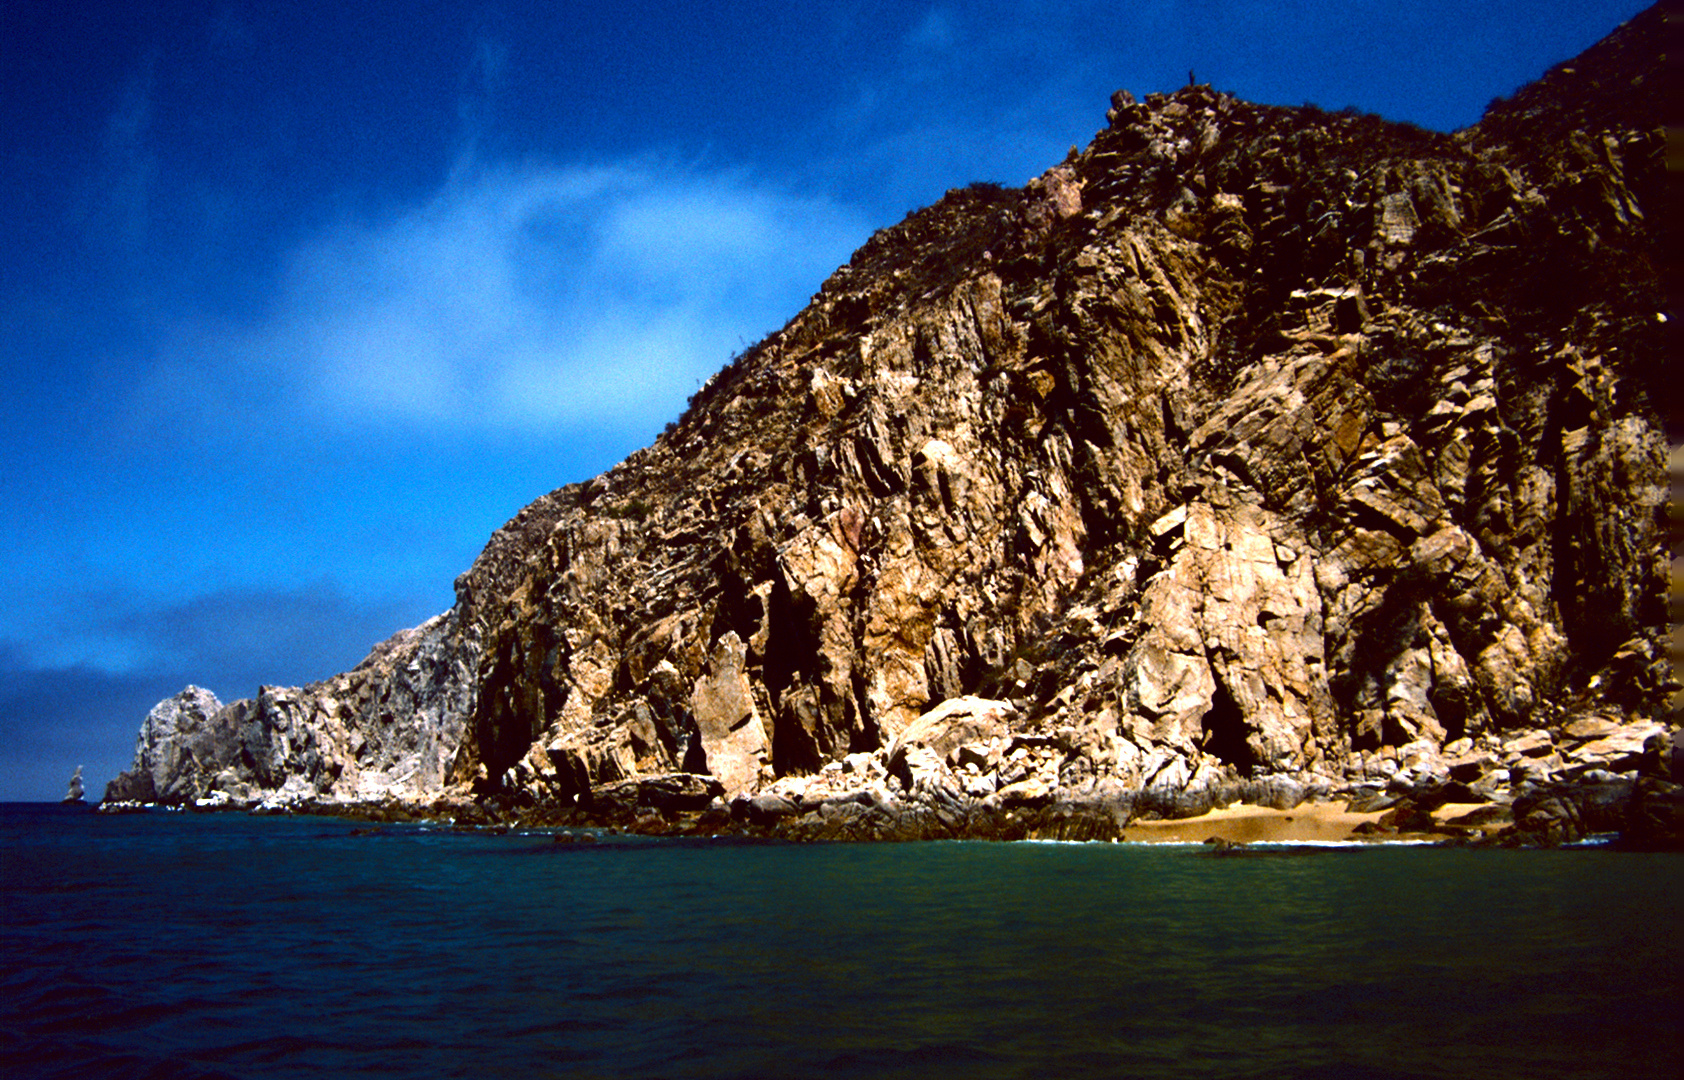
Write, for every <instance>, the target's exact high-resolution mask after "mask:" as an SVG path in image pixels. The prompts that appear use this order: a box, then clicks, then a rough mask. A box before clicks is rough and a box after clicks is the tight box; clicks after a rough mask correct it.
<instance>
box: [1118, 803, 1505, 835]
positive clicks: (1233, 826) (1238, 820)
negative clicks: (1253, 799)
mask: <svg viewBox="0 0 1684 1080" xmlns="http://www.w3.org/2000/svg"><path fill="white" fill-rule="evenodd" d="M1472 809H1474V804H1463V803H1447V804H1445V805H1444V806H1442V807H1440V808H1439V809H1437V810H1435V811H1433V818H1434V819H1435V820H1437V821H1440V822H1444V821H1449V820H1452V819H1454V818H1456V817H1459V816H1461V815H1462V814H1465V813H1467V812H1468V811H1470V810H1472ZM1384 814H1385V811H1383V810H1376V811H1374V812H1372V813H1367V814H1358V813H1352V812H1351V811H1349V810H1347V809H1345V804H1344V803H1343V802H1320V803H1304V804H1302V805H1300V806H1295V807H1293V808H1292V809H1290V810H1272V809H1270V808H1269V807H1266V806H1248V805H1245V804H1243V803H1236V804H1235V805H1233V806H1225V807H1221V808H1218V809H1215V810H1211V811H1210V812H1209V813H1205V814H1201V815H1200V816H1198V817H1194V818H1180V819H1178V820H1175V821H1135V822H1131V823H1130V824H1129V825H1128V826H1127V827H1126V828H1124V829H1123V839H1124V840H1125V841H1129V842H1134V843H1147V844H1154V843H1156V844H1165V843H1176V844H1187V843H1192V844H1197V843H1203V842H1204V841H1206V840H1208V839H1210V838H1212V837H1217V838H1219V839H1222V840H1226V841H1228V842H1229V843H1234V844H1256V843H1275V844H1280V843H1294V842H1297V843H1303V842H1306V841H1318V840H1319V841H1339V840H1352V839H1356V840H1374V841H1385V840H1400V839H1406V838H1415V837H1417V836H1419V835H1421V834H1400V833H1392V834H1388V835H1383V836H1359V837H1353V836H1352V835H1351V831H1352V830H1353V829H1355V828H1356V827H1357V826H1358V825H1360V824H1362V823H1363V822H1365V821H1378V820H1379V819H1380V818H1381V817H1383V816H1384ZM1439 839H1442V837H1439Z"/></svg>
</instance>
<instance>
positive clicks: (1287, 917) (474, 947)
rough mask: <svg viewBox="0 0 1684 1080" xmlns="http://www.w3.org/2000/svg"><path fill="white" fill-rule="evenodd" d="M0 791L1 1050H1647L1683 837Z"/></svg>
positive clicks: (1181, 1071) (1308, 1067)
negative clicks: (274, 811)
mask: <svg viewBox="0 0 1684 1080" xmlns="http://www.w3.org/2000/svg"><path fill="white" fill-rule="evenodd" d="M359 828H366V826H359V825H358V824H357V823H354V822H346V821H339V820H331V819H321V818H253V817H246V816H243V815H237V814H198V815H194V814H172V813H162V812H154V813H147V814H138V815H123V816H108V815H98V814H94V813H90V812H75V811H70V810H63V809H61V808H59V807H56V806H33V805H22V804H12V805H4V806H0V859H3V863H0V876H3V893H0V895H3V908H0V968H3V973H0V1076H3V1077H5V1078H6V1080H26V1078H35V1077H77V1078H86V1077H101V1078H121V1077H157V1078H169V1080H192V1078H210V1077H219V1078H220V1077H239V1078H258V1077H404V1078H416V1077H473V1078H495V1077H521V1078H527V1077H697V1078H701V1077H780V1078H791V1077H926V1076H960V1077H968V1078H990V1077H1037V1078H1039V1077H1059V1078H1063V1077H1207V1076H1208V1077H1310V1078H1327V1080H1332V1078H1346V1077H1350V1078H1361V1080H1382V1078H1386V1080H1403V1078H1417V1077H1421V1078H1426V1077H1480V1078H1492V1077H1503V1078H1508V1077H1563V1078H1570V1077H1620V1078H1633V1077H1668V1078H1676V1077H1677V1076H1678V1075H1679V1067H1678V1062H1679V1060H1681V1059H1680V1058H1679V1057H1678V1054H1679V1050H1680V1042H1681V1040H1680V1031H1681V1029H1680V1025H1681V1020H1680V1017H1681V1013H1684V992H1681V991H1684V936H1681V934H1680V919H1679V917H1680V914H1681V903H1680V900H1681V895H1684V892H1681V886H1684V856H1677V855H1648V854H1632V853H1622V852H1617V851H1612V850H1608V849H1597V848H1587V849H1570V850H1561V851H1484V850H1441V849H1432V848H1425V847H1391V848H1314V849H1306V848H1300V849H1291V850H1287V849H1282V850H1279V851H1276V852H1274V853H1259V854H1249V853H1248V854H1247V855H1245V856H1243V857H1220V858H1219V857H1212V855H1211V854H1210V853H1209V852H1208V851H1207V850H1206V849H1203V848H1194V847H1162V846H1159V847H1142V846H1135V845H1120V844H1037V843H1028V844H989V843H930V844H883V845H820V846H788V845H758V844H746V843H741V842H727V841H701V842H699V841H691V842H677V841H653V840H646V839H632V838H622V839H613V838H610V839H609V840H608V841H607V842H603V843H599V844H595V845H582V844H558V843H555V842H553V840H552V837H551V836H549V835H547V834H528V835H521V834H518V833H512V834H507V835H500V836H499V835H489V834H471V835H457V834H452V833H450V832H448V831H438V830H434V831H429V830H426V829H423V828H421V827H416V826H386V827H384V828H382V829H381V830H380V831H378V832H376V833H371V834H363V835H353V832H354V831H355V830H357V829H359Z"/></svg>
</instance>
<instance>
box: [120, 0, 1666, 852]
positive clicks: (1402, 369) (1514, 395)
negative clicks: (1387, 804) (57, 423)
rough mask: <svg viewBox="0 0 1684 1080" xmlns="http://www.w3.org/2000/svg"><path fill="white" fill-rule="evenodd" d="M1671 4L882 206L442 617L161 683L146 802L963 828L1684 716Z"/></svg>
mask: <svg viewBox="0 0 1684 1080" xmlns="http://www.w3.org/2000/svg"><path fill="white" fill-rule="evenodd" d="M1662 28H1663V24H1662V20H1661V16H1660V14H1659V12H1658V10H1652V11H1650V12H1646V13H1645V14H1644V15H1642V16H1639V17H1638V18H1637V19H1635V20H1633V21H1632V22H1631V23H1628V24H1626V25H1624V26H1622V27H1621V28H1619V29H1618V30H1617V31H1616V32H1615V33H1614V34H1613V35H1612V36H1611V37H1610V38H1608V39H1607V40H1606V41H1604V42H1603V43H1602V44H1600V45H1598V46H1596V47H1595V48H1593V49H1591V50H1590V51H1589V52H1587V53H1586V54H1584V55H1583V56H1581V57H1579V58H1577V59H1576V60H1574V61H1572V62H1571V63H1569V64H1564V65H1560V66H1558V67H1557V68H1555V69H1553V70H1552V71H1551V72H1550V73H1549V74H1548V75H1547V76H1546V77H1545V78H1544V79H1543V80H1542V81H1541V82H1539V83H1538V84H1535V85H1534V86H1531V87H1527V88H1525V89H1524V90H1522V91H1521V92H1519V93H1517V94H1516V95H1515V96H1514V97H1513V98H1512V99H1511V100H1508V101H1499V102H1496V103H1493V106H1492V108H1491V109H1490V110H1489V112H1488V113H1487V116H1486V117H1485V119H1484V120H1483V121H1482V122H1481V123H1480V124H1479V125H1477V126H1475V127H1474V128H1471V129H1469V130H1466V131H1463V132H1459V133H1457V134H1455V135H1443V134H1436V133H1432V132H1427V131H1423V130H1419V129H1416V128H1411V127H1408V126H1406V125H1397V124H1392V123H1388V122H1386V121H1384V120H1381V119H1379V118H1377V117H1373V116H1367V115H1359V114H1356V113H1353V112H1344V113H1327V112H1323V111H1320V110H1318V109H1315V108H1313V107H1308V106H1306V107H1303V108H1281V107H1269V106H1260V105H1254V104H1249V103H1247V102H1244V101H1240V100H1236V99H1235V98H1233V97H1231V96H1228V95H1226V94H1221V93H1217V92H1215V91H1213V90H1212V89H1210V88H1209V87H1204V86H1189V87H1186V88H1184V89H1181V90H1179V91H1177V92H1176V93H1174V94H1171V95H1160V94H1152V95H1148V96H1147V97H1146V98H1145V100H1144V101H1136V100H1134V99H1133V98H1132V97H1131V96H1130V95H1129V94H1127V93H1124V92H1119V93H1118V94H1116V95H1115V96H1114V97H1113V100H1112V107H1111V109H1110V111H1109V112H1108V113H1107V120H1108V126H1107V127H1106V128H1105V129H1104V130H1103V131H1101V132H1100V133H1099V134H1098V135H1097V136H1096V137H1095V138H1094V140H1093V142H1092V143H1091V144H1090V145H1089V146H1088V147H1087V149H1085V150H1082V151H1080V152H1077V151H1075V150H1072V152H1071V154H1070V155H1069V156H1068V157H1067V158H1066V160H1065V161H1064V162H1062V163H1061V164H1059V165H1057V166H1056V167H1054V168H1052V169H1051V170H1049V171H1048V172H1047V173H1045V174H1044V175H1043V176H1041V177H1040V178H1038V179H1036V180H1034V181H1031V182H1030V183H1029V184H1028V185H1027V186H1026V187H1024V188H1022V189H1016V190H1013V189H1003V188H1000V187H997V186H994V185H972V186H970V187H968V188H963V189H958V190H954V191H951V192H949V193H948V194H947V196H946V197H945V198H943V199H942V200H941V201H940V202H938V203H937V204H936V205H934V206H932V207H929V208H927V209H925V210H921V211H918V212H916V213H914V214H912V215H910V216H909V217H908V218H907V219H906V220H905V221H903V222H901V223H900V224H899V225H896V226H894V227H892V228H887V229H884V230H882V231H881V232H879V233H878V234H877V235H875V236H873V237H872V238H871V239H870V241H868V242H867V243H866V245H865V246H864V247H863V248H861V249H860V250H859V251H858V252H857V253H856V254H855V255H854V257H853V258H852V259H851V260H850V262H849V263H848V265H846V266H844V267H842V268H840V269H838V270H837V271H836V272H835V273H834V274H833V275H832V276H831V277H830V279H829V280H827V281H826V282H825V283H824V285H823V287H822V288H821V289H820V291H819V293H818V294H817V295H816V296H815V297H814V298H813V300H812V302H811V303H810V304H809V305H808V306H807V307H806V308H805V309H804V310H803V311H801V312H800V313H799V314H798V315H796V316H795V317H794V318H793V319H792V320H790V322H789V323H788V324H787V325H786V326H785V327H784V328H783V329H782V330H780V331H778V332H777V333H774V334H772V335H771V336H770V337H768V338H767V339H766V340H764V341H762V342H760V343H759V344H758V345H756V346H754V347H753V348H751V349H749V350H748V351H747V352H745V353H744V354H743V355H741V356H739V357H737V358H736V359H734V360H733V361H732V362H731V363H730V365H729V366H728V367H726V368H725V369H724V370H722V371H721V372H719V374H718V375H716V376H715V377H714V378H713V379H712V380H711V381H710V382H709V383H708V384H707V385H706V386H705V387H704V388H703V389H702V390H701V391H700V392H699V393H698V394H697V395H696V397H695V398H694V399H693V400H692V402H691V406H690V408H689V409H688V410H687V411H686V412H685V414H684V415H683V416H682V417H681V418H680V419H679V420H678V421H677V422H676V423H675V424H673V425H671V426H670V427H669V429H668V431H667V432H666V434H665V435H663V436H662V437H661V438H660V439H658V440H657V441H656V443H655V444H654V445H653V446H651V447H649V448H647V449H645V450H642V451H639V452H637V453H635V454H633V455H632V456H631V457H630V458H628V459H627V460H626V461H624V462H622V463H621V464H620V465H618V466H616V467H615V468H613V469H611V470H609V471H608V472H607V473H605V474H603V475H601V476H599V477H597V478H595V479H594V480H591V481H590V482H588V483H584V484H577V485H571V486H568V487H565V488H562V489H560V490H558V491H555V492H552V493H550V494H548V495H546V496H544V497H542V498H540V499H538V500H537V501H536V502H534V503H532V504H531V505H530V506H528V507H527V508H526V509H525V510H523V511H522V512H521V513H520V514H519V515H518V516H517V517H516V518H515V519H514V520H513V521H511V522H509V523H508V524H507V525H506V526H504V527H503V528H502V529H501V530H499V531H498V532H497V533H496V534H495V535H494V536H493V537H492V539H491V541H490V543H489V545H488V546H487V548H486V550H485V552H484V553H483V554H482V555H481V556H480V558H479V559H478V560H477V561H476V562H475V564H474V566H473V567H472V568H471V569H470V570H469V571H468V572H467V573H466V574H464V575H463V576H462V577H461V578H460V579H459V580H458V581H457V583H456V594H457V601H456V604H455V606H454V608H453V609H452V610H451V611H450V612H449V613H447V614H445V615H443V616H441V617H439V618H438V619H435V620H433V621H432V622H430V623H428V624H427V625H425V626H423V627H421V628H419V629H417V630H413V631H408V632H406V633H403V634H400V635H398V636H397V637H395V638H393V639H392V640H391V641H389V642H386V643H385V644H383V645H381V646H379V647H378V648H377V649H376V650H375V652H374V654H373V655H372V656H371V657H370V658H369V660H368V661H366V662H365V663H364V664H363V665H361V666H360V667H358V668H357V669H356V670H354V671H351V672H348V673H346V674H344V675H340V676H337V677H335V678H333V679H330V680H327V681H326V682H323V683H318V684H315V685H312V686H308V687H304V688H301V689H291V690H278V689H272V688H265V689H263V690H262V692H261V693H260V694H259V696H258V697H257V698H256V699H255V700H252V701H241V702H236V703H234V704H231V705H226V706H224V705H221V704H220V703H218V702H217V701H216V700H215V699H214V698H213V697H211V696H210V695H208V694H206V693H205V692H204V691H200V690H196V689H194V688H189V689H188V690H187V691H184V692H183V694H181V695H179V696H178V697H176V698H174V699H171V700H169V701H166V702H163V703H161V704H160V705H159V706H158V707H157V708H156V709H155V710H154V711H153V712H152V714H151V715H150V716H149V717H148V718H147V720H146V723H145V725H144V727H143V729H142V732H141V737H140V744H139V746H138V748H137V755H136V764H135V768H134V770H133V771H131V772H129V773H126V774H124V775H123V776H122V777H120V778H119V779H118V780H116V781H114V782H113V784H112V786H111V789H110V791H108V792H107V799H108V800H113V801H116V800H135V801H177V802H204V801H209V802H232V803H239V804H250V803H256V802H264V801H267V802H271V803H273V802H276V801H282V802H285V801H294V802H297V801H308V800H314V801H317V802H324V803H331V802H357V803H368V802H373V801H379V800H383V799H395V800H400V801H404V802H408V803H412V804H421V803H428V802H431V801H433V800H438V799H450V800H456V801H457V802H459V803H460V802H462V801H465V800H469V799H474V800H477V801H478V802H479V803H480V804H481V805H490V806H495V807H500V808H502V809H504V810H508V809H519V808H527V809H528V810H530V811H531V812H533V813H541V812H550V813H559V814H566V813H577V814H592V813H594V814H598V815H599V816H600V815H608V814H611V813H620V814H622V816H624V815H626V814H632V815H636V814H638V813H642V814H644V816H645V817H646V818H648V819H649V821H650V822H657V823H658V821H666V822H668V823H671V822H673V821H677V820H679V819H680V818H682V817H683V815H684V814H685V813H695V812H705V809H706V808H707V807H708V806H710V805H711V806H713V807H715V810H714V814H715V815H716V816H717V815H719V814H720V813H721V812H722V811H721V810H720V808H721V807H725V806H727V805H733V804H734V805H735V807H736V808H737V817H738V818H739V819H741V818H744V817H745V816H746V817H748V818H751V819H752V820H754V821H756V822H761V823H764V822H770V821H778V820H782V821H784V822H785V823H786V825H787V826H788V827H789V828H790V829H791V830H794V831H799V830H798V829H796V828H795V823H801V825H800V828H802V829H805V830H806V833H807V834H811V835H867V834H882V833H883V832H884V830H885V828H888V826H885V825H884V824H883V823H884V822H895V823H897V824H894V826H893V828H894V829H898V830H900V833H901V834H915V835H948V834H953V833H955V832H962V831H965V830H966V829H967V828H972V827H973V826H972V825H971V824H970V823H973V822H975V821H977V820H978V815H979V814H982V815H990V814H992V815H995V816H998V815H1000V814H1002V813H1005V812H1009V811H1012V810H1013V809H1014V808H1019V809H1022V810H1023V811H1024V812H1025V813H1026V814H1033V813H1041V814H1043V815H1045V814H1046V813H1050V812H1053V811H1054V810H1055V809H1056V808H1065V809H1066V810H1068V809H1069V808H1078V809H1079V810H1082V811H1083V812H1087V811H1090V810H1093V809H1094V808H1099V809H1100V810H1101V811H1102V812H1101V813H1100V815H1099V817H1100V819H1102V820H1103V819H1105V818H1106V815H1109V820H1112V821H1116V820H1123V819H1126V818H1127V817H1128V816H1129V815H1135V814H1165V815H1172V814H1187V813H1194V812H1198V811H1200V810H1203V809H1205V808H1208V807H1209V806H1211V805H1212V804H1213V803H1215V802H1219V801H1229V800H1232V799H1234V798H1241V797H1243V798H1249V799H1253V800H1256V801H1264V802H1276V803H1287V804H1290V803H1291V802H1293V801H1295V800H1297V799H1298V798H1301V797H1303V796H1304V794H1305V793H1306V792H1309V793H1314V792H1316V791H1333V790H1348V789H1350V788H1351V787H1352V786H1353V785H1361V784H1363V783H1385V782H1388V781H1389V782H1392V783H1393V784H1394V786H1395V785H1396V784H1398V783H1416V784H1420V783H1434V782H1443V781H1445V780H1447V779H1449V778H1451V777H1454V778H1456V779H1457V781H1458V782H1462V783H1464V785H1466V786H1469V787H1470V788H1473V789H1477V791H1478V792H1479V793H1480V796H1481V797H1483V798H1498V799H1501V798H1505V797H1512V796H1513V795H1514V794H1515V793H1516V792H1518V791H1520V790H1521V789H1522V788H1523V787H1524V786H1525V785H1537V784H1542V783H1547V782H1550V781H1557V780H1563V779H1571V778H1578V779H1581V780H1584V779H1586V778H1587V777H1588V778H1589V779H1590V780H1593V781H1594V780H1603V781H1605V782H1621V779H1622V778H1621V775H1620V774H1626V775H1625V776H1624V778H1623V780H1624V782H1628V783H1629V782H1631V781H1633V780H1634V779H1635V778H1636V776H1637V772H1638V771H1640V765H1641V759H1642V758H1643V755H1644V752H1645V744H1646V743H1647V744H1648V752H1649V755H1650V761H1651V764H1653V762H1654V761H1655V760H1657V758H1656V755H1657V754H1663V756H1664V753H1669V752H1670V743H1669V744H1668V746H1667V747H1665V748H1662V747H1660V742H1662V741H1665V740H1666V739H1667V738H1668V737H1669V733H1670V731H1671V730H1672V728H1673V726H1674V720H1675V719H1676V712H1675V711H1670V710H1671V709H1672V707H1671V706H1670V705H1669V704H1668V700H1669V699H1668V695H1669V694H1671V693H1672V692H1673V691H1675V690H1676V684H1675V683H1673V682H1672V676H1671V669H1670V665H1669V663H1668V659H1667V656H1666V653H1665V647H1664V643H1665V641H1666V635H1667V622H1668V616H1667V585H1668V575H1669V554H1668V551H1667V542H1666V538H1665V525H1666V508H1667V440H1666V436H1665V427H1664V423H1663V418H1662V412H1663V410H1664V409H1665V408H1667V407H1670V406H1669V395H1668V393H1667V390H1666V379H1665V365H1666V363H1667V359H1668V357H1669V355H1670V353H1669V350H1670V348H1671V340H1672V339H1671V331H1670V323H1669V322H1668V315H1667V314H1666V311H1667V307H1668V301H1667V297H1666V295H1665V289H1664V287H1663V279H1662V275H1663V266H1664V259H1665V258H1669V257H1668V256H1664V255H1663V250H1662V247H1663V245H1661V243H1660V240H1659V230H1658V229H1657V228H1656V226H1655V224H1654V222H1653V219H1654V218H1655V216H1657V215H1658V213H1659V208H1660V206H1661V205H1662V203H1663V201H1664V200H1665V199H1666V198H1667V194H1666V191H1667V189H1666V186H1665V185H1666V173H1665V169H1664V158H1665V137H1664V133H1663V128H1662V119H1661V117H1660V109H1661V103H1662V99H1663V93H1662V89H1661V85H1660V84H1661V81H1662V79H1663V77H1664V76H1665V65H1664V62H1663V59H1662V54H1663V45H1662V43H1661V33H1662ZM1659 768H1660V769H1661V771H1663V772H1664V771H1666V770H1667V769H1668V768H1670V766H1669V765H1668V764H1666V763H1665V762H1663V763H1662V765H1661V766H1659ZM1651 771H1653V770H1651ZM1656 782H1665V781H1656ZM1527 790H1530V789H1527ZM874 815H875V816H874ZM1090 816H1091V815H1090ZM871 821H875V822H876V823H877V824H876V825H870V824H869V822H871ZM862 822H864V823H862ZM873 830H875V832H874V831H873ZM891 831H892V830H891ZM1102 831H1103V830H1102Z"/></svg>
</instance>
